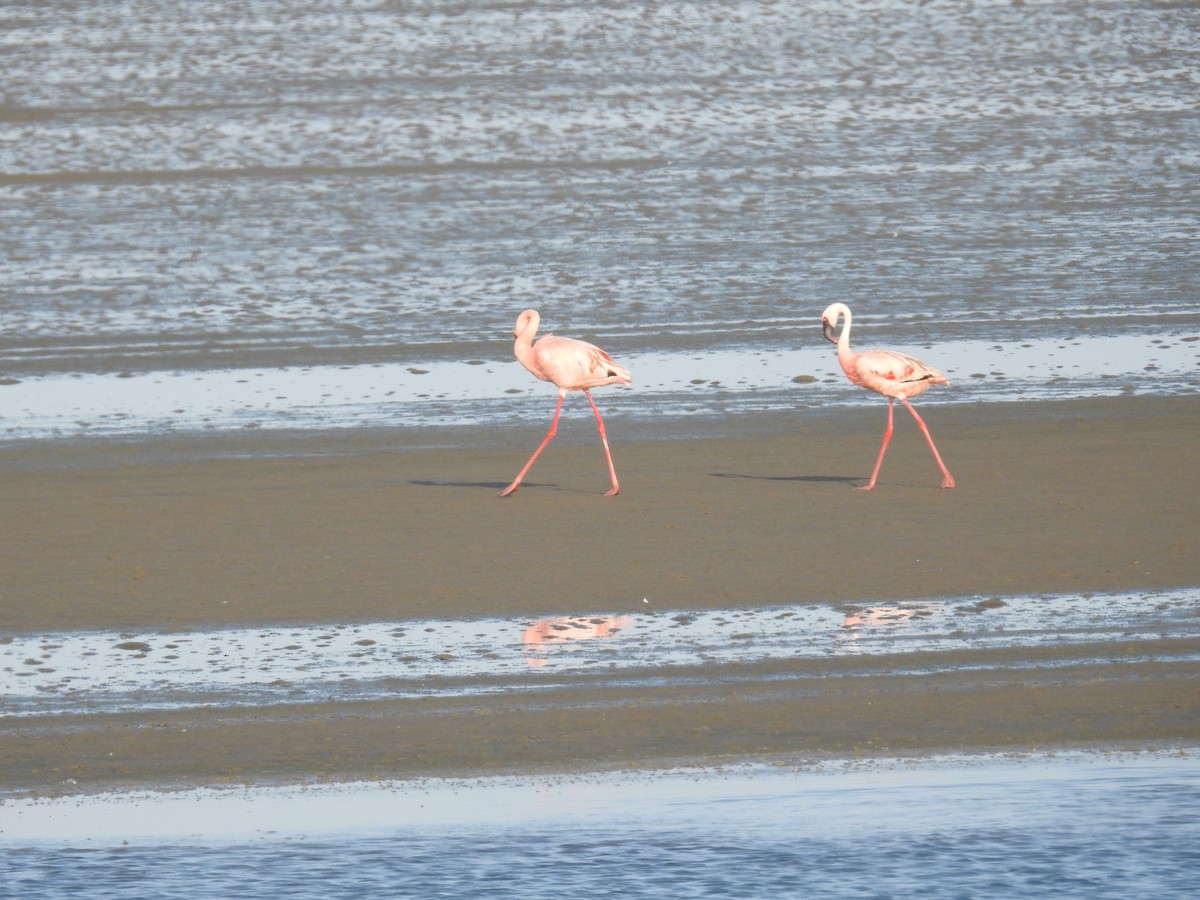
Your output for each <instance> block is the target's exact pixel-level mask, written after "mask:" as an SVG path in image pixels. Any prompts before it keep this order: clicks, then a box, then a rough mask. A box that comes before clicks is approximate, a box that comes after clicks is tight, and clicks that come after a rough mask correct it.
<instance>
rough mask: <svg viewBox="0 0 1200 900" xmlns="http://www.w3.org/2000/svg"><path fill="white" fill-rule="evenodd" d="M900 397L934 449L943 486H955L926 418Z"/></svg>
mask: <svg viewBox="0 0 1200 900" xmlns="http://www.w3.org/2000/svg"><path fill="white" fill-rule="evenodd" d="M900 399H901V400H903V401H904V405H905V406H907V407H908V411H909V412H910V413H912V414H913V418H914V419H916V420H917V424H918V425H920V426H921V432H922V433H923V434H924V435H925V440H927V441H929V449H930V450H932V451H933V458H934V459H936V460H937V464H938V468H940V469H941V470H942V487H944V488H952V487H954V476H953V475H951V474H950V470H949V469H947V468H946V464H945V463H944V462H942V455H941V454H940V453H938V449H937V447H936V446H935V445H934V443H933V435H931V434H930V433H929V429H928V428H927V427H925V420H924V419H922V418H921V417H920V416H919V415H917V411H916V409H915V408H913V405H912V404H911V403H909V402H908V399H907V398H905V397H901V398H900ZM889 402H890V401H889ZM888 430H889V431H890V430H891V423H890V422H889V423H888ZM882 458H883V457H882V456H880V459H882ZM871 481H872V483H874V479H873V478H872V479H871Z"/></svg>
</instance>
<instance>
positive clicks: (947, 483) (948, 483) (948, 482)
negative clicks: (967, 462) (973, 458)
mask: <svg viewBox="0 0 1200 900" xmlns="http://www.w3.org/2000/svg"><path fill="white" fill-rule="evenodd" d="M942 487H944V488H952V487H954V476H953V475H947V476H946V477H945V478H943V479H942Z"/></svg>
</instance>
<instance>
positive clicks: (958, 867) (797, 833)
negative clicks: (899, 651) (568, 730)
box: [0, 753, 1200, 898]
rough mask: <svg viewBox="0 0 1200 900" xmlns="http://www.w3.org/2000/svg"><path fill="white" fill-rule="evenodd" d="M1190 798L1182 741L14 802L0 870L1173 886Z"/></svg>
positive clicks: (813, 889)
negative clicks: (1068, 750)
mask: <svg viewBox="0 0 1200 900" xmlns="http://www.w3.org/2000/svg"><path fill="white" fill-rule="evenodd" d="M1198 803H1200V760H1198V759H1197V757H1196V756H1195V754H1180V753H1170V754H1153V753H1129V754H1115V755H1114V754H1108V755H1101V754H1061V755H1057V756H1050V757H1045V756H1039V755H1030V756H1022V755H1019V754H1012V755H1008V756H1004V757H977V758H965V759H964V758H958V759H956V758H943V759H932V760H924V761H917V760H880V761H874V762H857V763H825V764H820V763H800V764H799V765H789V766H780V767H775V768H761V767H733V768H726V769H720V770H684V771H672V772H664V773H648V774H641V775H618V776H612V775H609V776H590V777H579V778H566V777H557V776H548V777H544V778H540V779H527V778H503V779H480V780H474V781H450V782H438V783H424V782H413V783H392V784H380V785H346V786H337V787H333V786H324V787H311V788H307V789H303V790H278V789H266V790H262V789H260V790H253V791H228V792H212V791H207V792H200V793H188V794H182V795H165V796H164V795H157V796H156V795H126V796H122V797H117V798H113V797H103V796H102V797H93V798H85V799H72V800H62V801H60V800H45V801H18V802H8V803H4V804H0V847H3V848H4V853H3V855H0V877H2V878H3V881H4V884H5V885H6V886H7V887H8V888H9V889H10V890H11V891H13V892H14V894H15V895H17V896H22V897H31V898H42V897H68V896H78V894H79V892H83V893H85V894H86V895H87V896H89V897H133V896H145V894H144V893H143V891H144V890H145V889H146V888H147V887H148V886H149V887H151V888H152V891H153V893H154V895H155V896H157V897H229V896H248V895H254V896H261V895H263V894H279V895H283V896H288V897H322V898H324V897H330V896H355V897H362V896H367V897H434V896H453V897H563V896H571V897H593V896H594V897H600V896H606V897H607V896H614V895H621V896H645V897H812V896H839V897H879V896H922V897H938V898H941V897H945V898H951V897H964V896H969V897H1035V896H1047V895H1051V894H1052V895H1054V896H1056V897H1087V898H1093V897H1106V898H1108V897H1113V898H1115V897H1131V896H1138V897H1171V898H1174V897H1186V896H1191V895H1192V891H1193V890H1194V882H1195V875H1196V872H1197V870H1198V867H1200V851H1198V850H1197V844H1198V840H1200V818H1198V817H1197V815H1196V807H1197V804H1198ZM1098 810H1103V814H1101V815H1098V814H1097V811H1098Z"/></svg>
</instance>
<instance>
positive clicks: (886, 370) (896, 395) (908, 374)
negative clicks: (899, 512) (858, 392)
mask: <svg viewBox="0 0 1200 900" xmlns="http://www.w3.org/2000/svg"><path fill="white" fill-rule="evenodd" d="M841 318H844V319H845V320H846V323H845V324H844V325H843V326H842V331H841V334H840V335H835V332H836V331H837V324H838V319H841ZM821 324H822V326H824V329H825V337H826V339H828V340H830V341H833V343H835V344H837V355H838V362H840V363H841V364H842V371H843V372H845V373H846V377H847V378H849V379H850V381H851V382H853V383H854V384H857V385H858V386H859V387H865V388H866V389H867V390H869V391H875V393H877V394H883V396H885V397H887V398H888V423H887V430H886V431H885V432H884V433H883V446H882V447H880V448H879V458H878V459H877V460H875V471H874V472H872V473H871V480H870V481H869V482H867V483H866V484H864V485H862V486H861V487H860V488H858V490H860V491H869V490H871V488H873V487H875V479H876V478H878V477H879V467H880V466H882V465H883V455H884V454H885V453H887V448H888V441H890V440H891V439H892V408H893V405H894V403H895V401H896V400H897V399H899V400H900V401H901V402H902V403H903V404H904V405H905V406H907V407H908V411H909V412H910V413H912V414H913V418H914V419H916V420H917V424H918V425H920V426H921V432H922V433H923V434H924V435H925V440H927V441H929V449H930V450H932V451H933V458H934V459H936V460H937V464H938V467H939V468H941V470H942V487H944V488H952V487H954V476H953V475H951V474H950V470H949V469H947V468H946V464H945V463H944V462H942V457H941V454H939V453H938V450H937V447H936V446H935V445H934V443H933V436H932V435H931V434H930V433H929V429H928V428H927V427H925V421H924V420H923V419H922V418H921V417H920V416H919V415H917V411H916V410H915V409H914V408H913V405H912V404H911V403H909V402H908V398H909V397H915V396H917V394H919V393H921V392H922V391H924V390H925V389H926V388H928V387H929V386H930V385H931V384H949V383H950V382H949V380H948V379H947V378H946V376H945V375H944V374H942V373H941V372H939V371H938V370H937V369H933V368H930V367H929V366H927V365H925V363H923V362H921V361H920V360H918V359H913V358H912V357H911V356H908V355H906V354H904V353H897V352H896V351H895V350H864V351H863V352H862V353H854V352H853V351H852V350H851V349H850V307H848V306H847V305H846V304H845V303H831V304H830V305H829V306H828V307H826V309H825V312H823V313H821Z"/></svg>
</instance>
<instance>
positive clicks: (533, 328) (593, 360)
mask: <svg viewBox="0 0 1200 900" xmlns="http://www.w3.org/2000/svg"><path fill="white" fill-rule="evenodd" d="M541 321H542V317H541V316H540V315H538V312H537V310H535V309H527V310H525V312H523V313H521V315H519V316H518V317H517V324H516V327H515V328H514V329H513V336H514V337H515V338H516V343H515V344H514V345H513V353H515V354H516V357H517V360H518V361H519V362H520V363H521V365H523V366H524V367H525V368H526V369H528V370H529V371H530V372H532V373H533V374H534V375H535V376H536V377H538V378H540V379H541V380H542V381H549V382H551V383H553V384H555V385H557V387H558V405H557V406H556V407H555V408H554V420H553V421H552V422H551V423H550V431H549V432H548V433H547V434H546V437H545V439H544V440H543V441H542V443H541V444H539V445H538V448H537V449H536V450H534V451H533V456H531V457H529V462H527V463H525V468H523V469H522V470H521V471H520V472H519V473H517V477H516V478H515V479H513V483H512V484H510V485H509V486H508V487H506V488H505V489H504V490H502V491H501V492H500V496H501V497H507V496H508V495H509V494H511V493H512V492H513V491H515V490H516V489H517V488H518V487H520V486H521V480H522V479H523V478H524V477H525V474H526V473H527V472H528V471H529V469H530V468H531V467H532V466H533V462H534V460H535V459H537V458H538V456H539V455H540V454H541V452H542V451H543V450H545V449H546V445H547V444H549V443H550V441H551V440H552V439H553V438H554V435H555V432H557V431H558V416H559V413H561V412H562V408H563V400H564V398H566V396H567V391H583V395H584V396H585V397H587V398H588V403H590V404H591V405H592V412H594V413H595V414H596V428H597V429H598V430H599V432H600V443H602V444H603V445H604V457H605V459H607V460H608V474H609V476H610V477H611V478H612V490H610V491H609V492H608V493H606V494H605V496H606V497H612V496H614V495H615V494H618V493H620V490H621V486H620V485H619V484H618V483H617V470H616V469H615V468H614V467H613V461H612V453H610V452H609V449H608V435H607V434H606V433H605V431H604V420H603V419H602V418H600V410H599V409H597V408H596V401H595V400H593V399H592V393H591V389H592V388H594V387H603V386H604V385H606V384H633V378H631V377H630V375H629V370H628V369H625V368H623V367H622V366H618V365H617V364H616V363H615V362H613V360H612V357H611V356H609V355H608V354H607V353H605V352H604V351H603V350H601V349H600V348H599V347H596V346H594V345H592V344H589V343H588V342H587V341H577V340H575V339H574V338H565V337H555V336H554V335H552V334H547V335H544V336H543V337H541V338H540V339H539V340H538V342H537V343H536V344H535V343H533V336H534V335H535V334H536V333H537V330H538V325H540V324H541Z"/></svg>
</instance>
